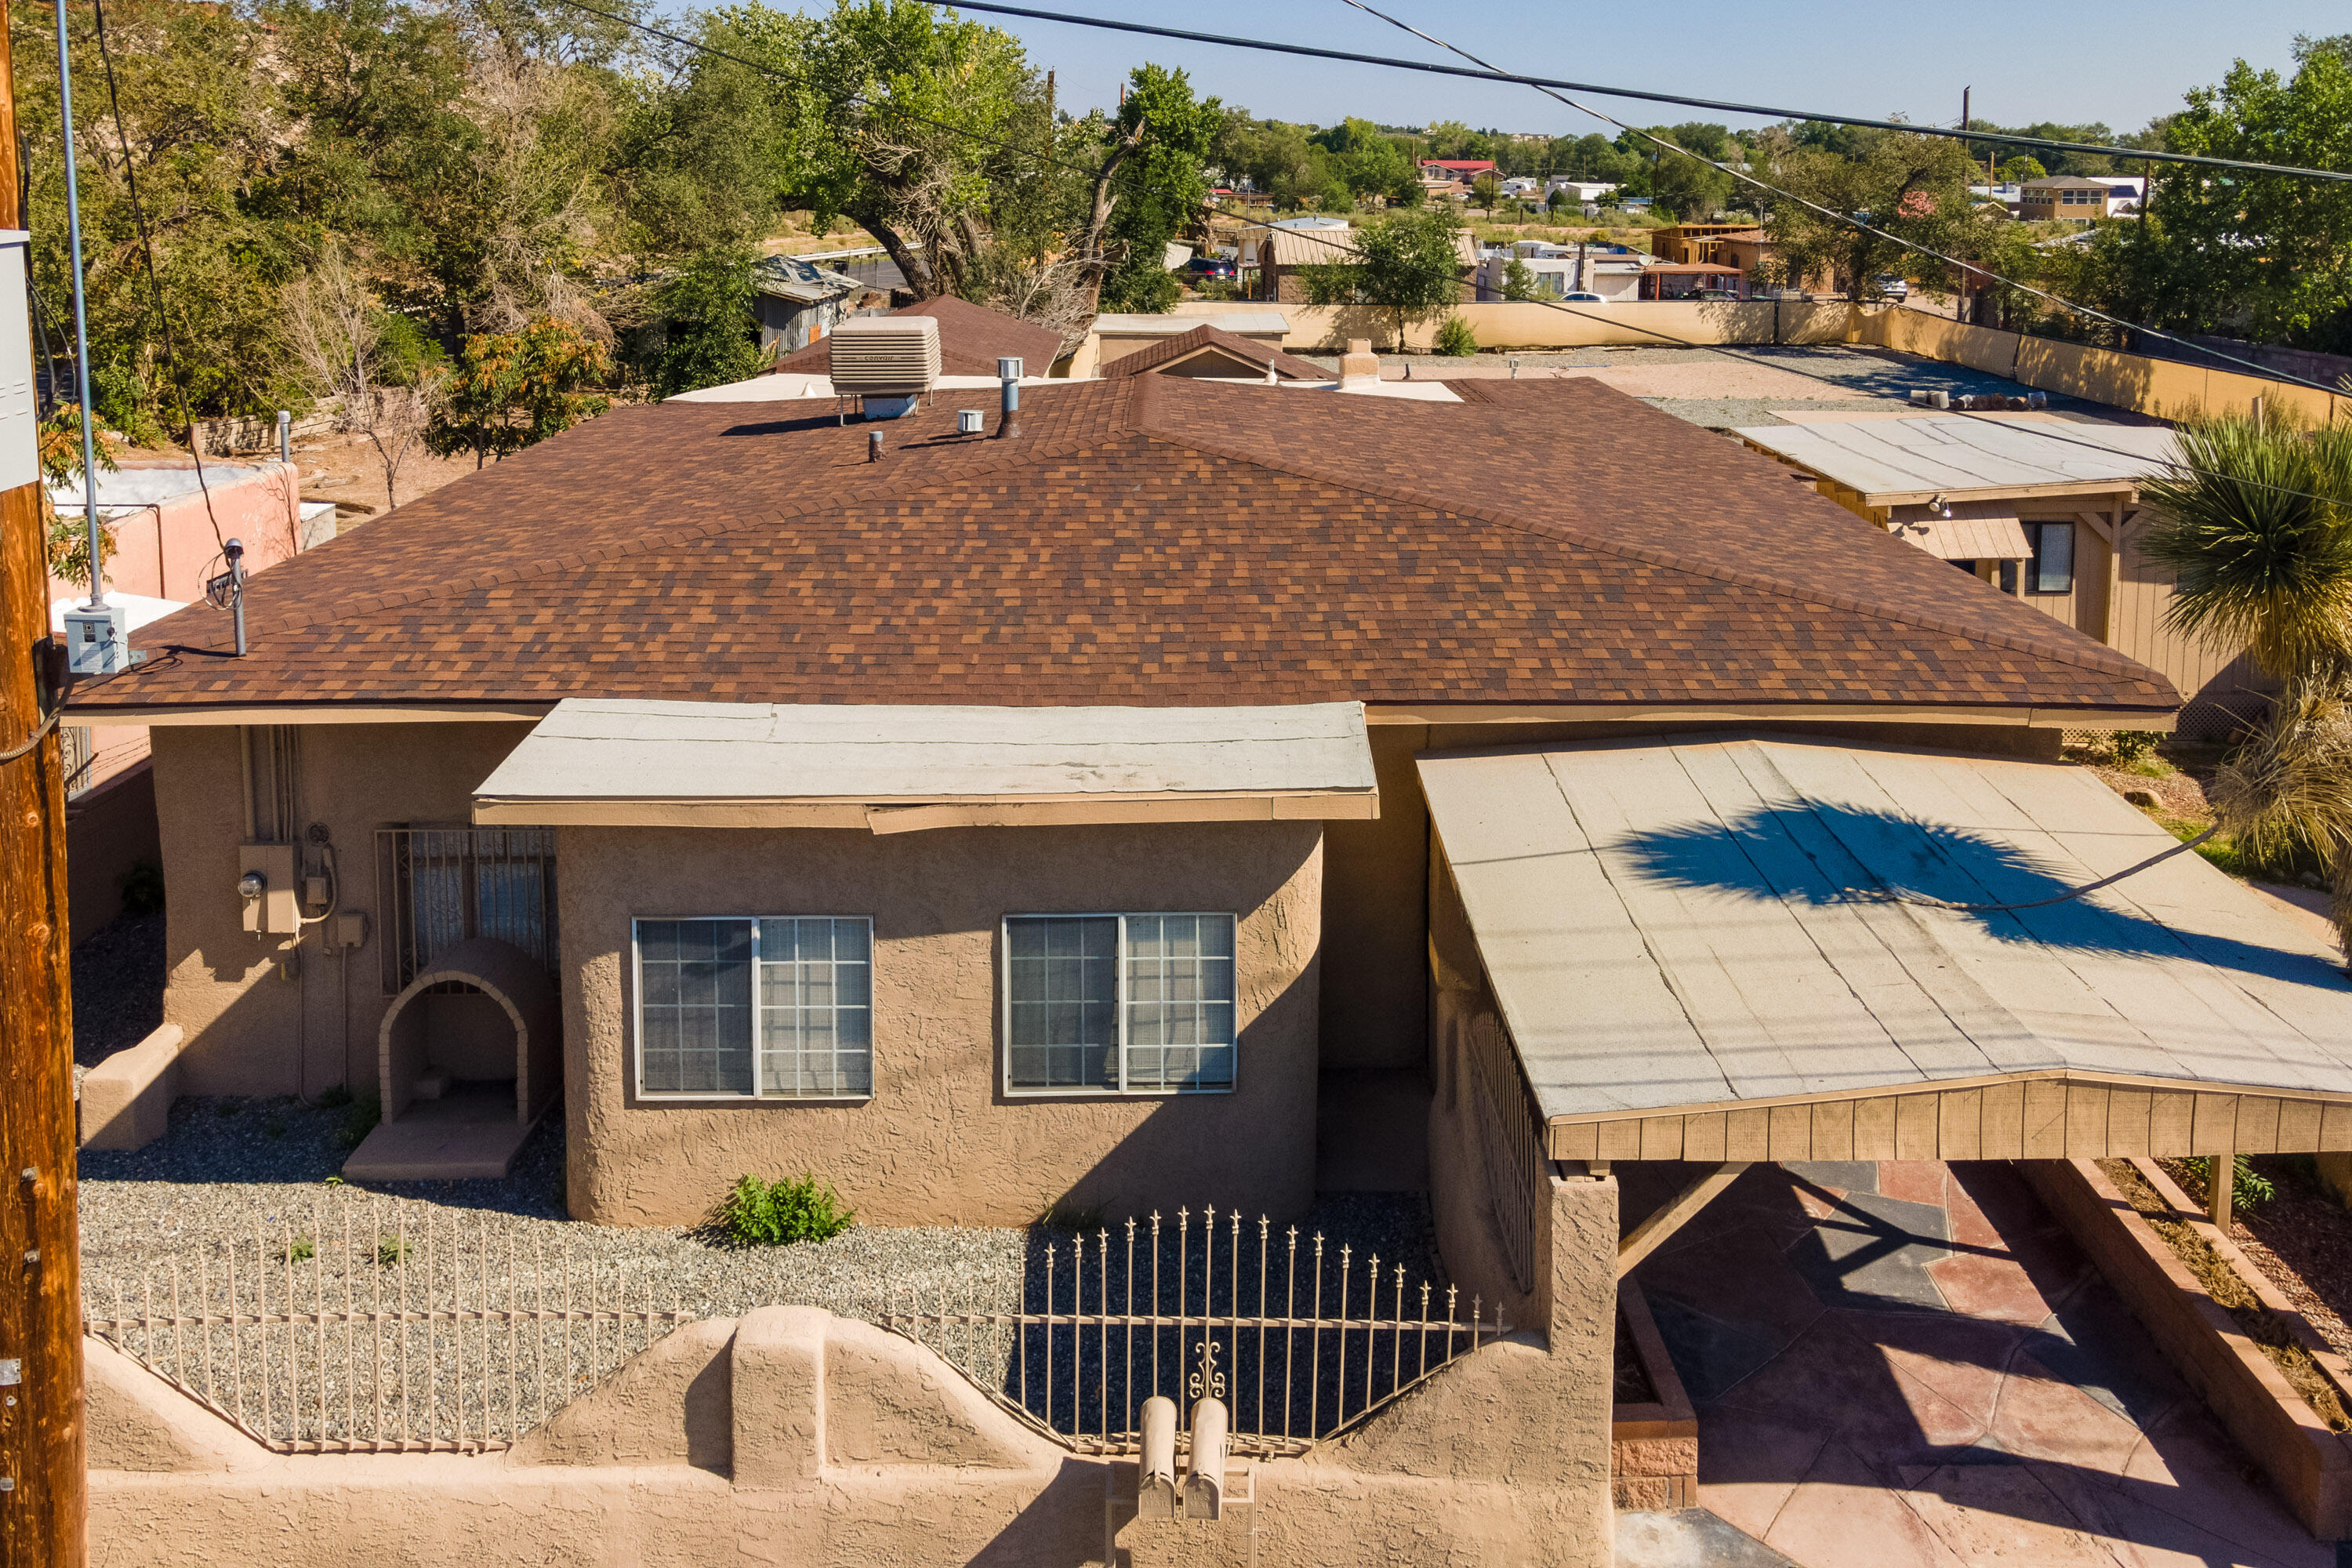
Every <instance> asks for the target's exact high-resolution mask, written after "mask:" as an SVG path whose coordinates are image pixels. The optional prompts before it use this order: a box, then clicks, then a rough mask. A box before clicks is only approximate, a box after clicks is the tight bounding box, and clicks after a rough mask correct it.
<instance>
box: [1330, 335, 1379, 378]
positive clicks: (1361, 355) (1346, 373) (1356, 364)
mask: <svg viewBox="0 0 2352 1568" xmlns="http://www.w3.org/2000/svg"><path fill="white" fill-rule="evenodd" d="M1380 378H1381V362H1380V361H1379V360H1378V359H1376V358H1374V357H1373V354H1372V340H1371V339H1370V338H1349V340H1348V353H1347V357H1346V358H1344V359H1342V360H1341V361H1340V362H1339V384H1340V385H1341V386H1361V385H1363V384H1365V383H1366V382H1374V381H1378V380H1380Z"/></svg>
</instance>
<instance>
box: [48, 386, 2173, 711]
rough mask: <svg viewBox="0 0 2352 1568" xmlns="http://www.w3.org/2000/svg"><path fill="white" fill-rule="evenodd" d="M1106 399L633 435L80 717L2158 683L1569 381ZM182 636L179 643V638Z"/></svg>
mask: <svg viewBox="0 0 2352 1568" xmlns="http://www.w3.org/2000/svg"><path fill="white" fill-rule="evenodd" d="M1457 391H1458V392H1459V393H1460V394H1461V395H1462V397H1463V399H1464V401H1463V402H1461V403H1459V404H1432V403H1422V402H1405V401H1402V400H1390V399H1384V398H1370V397H1351V396H1345V395H1339V394H1336V393H1323V392H1312V391H1300V390H1293V389H1287V388H1281V387H1264V386H1250V385H1246V384H1234V383H1219V382H1211V381H1198V380H1192V379H1188V378H1183V377H1169V376H1158V375H1137V376H1129V377H1126V378H1123V379H1121V380H1118V381H1108V382H1103V381H1097V382H1072V383H1069V384H1063V385H1055V386H1050V387H1039V388H1034V389H1033V390H1032V391H1031V392H1030V394H1029V395H1028V396H1027V398H1025V399H1024V407H1023V410H1022V424H1023V431H1024V433H1023V435H1022V436H1021V437H1020V438H1019V439H1017V440H1013V441H1001V440H994V439H991V438H988V437H957V436H956V435H955V434H954V428H955V410H954V408H953V407H952V406H951V405H950V404H948V403H947V402H944V401H942V402H940V403H938V404H937V405H934V406H931V407H929V408H926V409H923V410H921V411H919V412H918V413H916V414H914V415H910V416H908V417H907V418H906V419H903V420H900V421H898V422H896V423H893V424H890V425H886V426H880V429H881V430H882V433H883V435H884V437H885V439H886V441H887V444H888V446H889V448H890V451H889V455H888V457H887V459H886V460H885V461H883V462H881V463H879V464H869V463H867V462H866V461H865V460H864V458H865V448H866V436H867V434H868V432H869V431H871V430H872V429H874V428H876V427H875V426H863V427H860V426H840V425H838V424H836V423H835V417H834V416H833V414H832V413H831V411H830V410H828V411H827V412H825V413H824V414H823V415H817V416H811V415H803V414H801V413H800V412H799V411H798V410H797V409H793V408H791V407H790V406H789V405H757V404H752V405H746V404H740V403H738V404H713V403H668V404H663V405H656V406H651V407H636V408H625V409H622V410H619V411H616V412H614V413H612V414H609V415H606V416H604V417H602V418H600V419H597V420H594V421H593V422H591V423H590V424H588V425H586V426H582V427H581V428H580V429H578V430H575V431H572V432H571V433H570V434H568V435H565V436H562V437H557V438H555V439H553V440H551V441H547V442H544V443H541V445H540V446H537V447H532V448H530V450H528V451H525V452H523V453H520V454H519V455H518V456H516V457H513V458H509V459H507V460H506V461H505V462H503V463H499V464H496V465H494V466H492V467H491V468H488V469H485V470H483V471H481V472H479V473H477V474H471V475H467V477H465V478H463V479H458V480H457V481H456V482H454V483H452V484H450V485H447V486H446V487H444V488H443V489H439V490H436V491H435V492H433V493H432V494H430V495H428V496H425V498H423V499H422V500H415V501H412V502H410V503H409V504H408V505H407V506H404V507H402V508H401V509H399V510H397V511H394V512H392V513H390V514H388V515H387V516H385V517H383V518H382V519H380V520H378V521H374V522H371V523H370V524H368V525H367V526H366V527H365V528H364V529H362V530H360V531H357V532H355V533H352V534H348V535H345V536H343V537H342V538H340V539H336V540H333V541H331V542H328V543H326V544H324V545H321V546H320V547H319V548H317V549H315V550H312V551H310V552H305V553H303V554H301V555H299V556H296V557H295V558H294V559H292V560H290V561H288V562H285V563H281V564H279V565H278V566H275V567H273V568H271V569H270V570H269V571H268V572H267V573H264V574H261V575H259V576H258V577H257V578H255V579H254V580H253V583H252V585H251V588H250V591H249V594H248V599H247V606H248V620H249V623H250V626H251V628H252V652H251V654H250V655H249V656H248V657H247V658H244V659H242V660H237V659H231V658H225V657H221V650H222V649H224V648H225V647H226V638H227V626H226V616H223V615H222V614H221V613H220V612H218V611H215V610H211V609H208V608H205V607H203V606H197V607H194V608H192V609H189V610H184V611H182V612H179V613H178V614H176V615H174V616H170V617H167V618H166V619H164V620H162V621H158V622H156V623H154V624H153V625H152V626H148V627H147V628H145V629H144V630H143V632H142V635H141V637H139V639H138V640H139V642H140V644H141V646H142V647H147V648H150V649H152V650H154V651H155V652H156V654H157V657H156V658H153V660H152V662H150V663H149V664H147V665H145V666H142V668H138V669H136V670H133V671H131V672H129V673H127V674H124V675H121V676H117V677H113V678H111V679H107V680H105V681H102V682H95V683H91V684H89V685H88V686H85V687H84V688H83V689H82V691H81V693H80V694H79V697H78V699H77V700H78V701H79V702H81V703H83V704H85V705H87V706H88V707H90V708H102V707H139V706H144V705H149V704H173V705H216V704H239V705H241V704H247V703H257V702H315V701H320V700H352V701H362V702H377V703H385V704H394V705H404V704H415V703H420V702H457V703H485V704H488V703H509V704H510V703H519V702H535V701H551V700H555V699H558V698H561V697H565V696H572V695H583V696H585V695H601V696H608V697H672V698H680V699H709V700H740V701H753V700H758V701H852V702H855V701H884V702H888V701H903V702H971V703H1011V704H1031V703H1035V704H1046V703H1076V702H1089V703H1138V704H1170V705H1209V704H1240V703H1277V702H1304V701H1317V700H1339V699H1350V698H1353V699H1360V700H1365V701H1368V702H1375V703H1382V702H1385V703H1446V702H1475V703H1514V704H1517V703H1596V702H1614V703H1643V704H1655V703H1676V702H1715V703H1720V702H1780V701H1785V702H1791V703H1810V702H1838V703H1906V704H1908V703H1928V704H1939V703H1940V704H1987V703H1990V704H2011V705H2027V704H2031V705H2034V706H2040V707H2064V706H2079V707H2088V708H2098V707H2107V708H2117V707H2125V708H2147V709H2157V710H2168V709H2169V708H2171V707H2172V706H2173V705H2174V704H2175V701H2176V699H2175V697H2174V694H2173V692H2172V689H2171V688H2170V687H2169V686H2168V684H2167V683H2166V682H2165V681H2164V679H2163V678H2162V677H2160V676H2158V675H2157V674H2155V673H2154V672H2152V671H2150V670H2147V669H2146V668H2142V667H2140V666H2138V665H2137V664H2134V663H2132V662H2131V661H2129V660H2127V659H2126V658H2122V657H2121V656H2119V655H2117V654H2116V653H2114V652H2112V651H2110V650H2109V649H2107V648H2105V647H2101V646H2100V645H2098V644H2096V643H2095V642H2093V641H2091V640H2090V639H2089V638H2087V637H2082V636H2080V635H2079V634H2077V633H2074V632H2073V631H2071V630H2069V629H2067V628H2065V627H2063V626H2060V625H2058V624H2057V623H2056V622H2055V621H2053V620H2051V619H2050V618H2049V617H2047V616H2043V615H2042V614H2041V613H2039V612H2038V611H2036V610H2033V609H2032V608H2029V607H2028V606H2026V605H2023V604H2021V603H2019V602H2018V601H2017V600H2015V599H2012V598H2008V597H2005V596H2003V595H2000V594H1997V593H1995V592H1994V591H1993V590H1992V589H1991V588H1990V587H1989V586H1985V585H1983V584H1978V583H1976V582H1974V581H1972V580H1970V579H1969V578H1967V577H1965V576H1963V575H1962V574H1958V573H1956V572H1954V571H1953V570H1952V568H1951V567H1949V566H1948V565H1946V564H1945V563H1942V562H1939V561H1936V560H1934V559H1933V558H1931V557H1929V556H1927V555H1926V554H1924V553H1922V552H1919V551H1917V550H1916V549H1914V548H1912V547H1911V546H1910V545H1908V544H1906V543H1904V542H1902V541H1900V540H1897V539H1895V538H1893V537H1891V536H1889V535H1887V534H1885V533H1882V532H1880V531H1877V530H1875V529H1874V528H1872V527H1870V526H1869V525H1868V524H1867V523H1864V522H1863V521H1861V520H1860V519H1857V518H1855V517H1854V516H1853V514H1852V513H1850V512H1848V511H1846V510H1844V509H1843V508H1841V507H1839V506H1836V505H1834V504H1833V503H1832V502H1830V501H1827V500H1822V498H1820V497H1818V496H1815V495H1813V494H1811V492H1810V491H1809V490H1807V489H1803V488H1801V487H1800V486H1798V485H1796V484H1794V483H1792V482H1791V481H1790V479H1789V478H1788V476H1787V471H1786V470H1785V469H1783V468H1780V467H1779V466H1778V465H1777V464H1774V463H1772V462H1770V461H1769V460H1767V459H1765V458H1761V457H1759V456H1757V455H1756V454H1755V453H1752V452H1749V451H1747V450H1745V449H1744V448H1742V447H1738V446H1736V445H1735V444H1733V443H1731V442H1728V441H1725V440H1723V439H1722V438H1721V437H1717V436H1713V435H1710V434H1707V433H1706V432H1705V431H1702V430H1699V429H1696V428H1695V427H1694V426H1688V425H1685V424H1684V423H1683V422H1682V421H1680V420H1677V419H1675V418H1674V417H1672V416H1669V415H1665V414H1663V413H1660V412H1657V411H1656V410H1654V409H1651V408H1648V407H1646V406H1644V405H1642V404H1640V403H1637V402H1635V401H1634V400H1633V399H1631V398H1628V397H1626V396H1624V395H1622V394H1620V393H1617V392H1615V391H1613V390H1611V389H1610V388H1607V387H1605V386H1602V385H1601V384H1597V383H1594V382H1591V381H1585V380H1571V381H1540V382H1538V381H1519V382H1511V381H1481V382H1465V383H1460V384H1457ZM173 644H180V645H184V646H183V647H172V646H171V645H173Z"/></svg>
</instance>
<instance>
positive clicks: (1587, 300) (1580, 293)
mask: <svg viewBox="0 0 2352 1568" xmlns="http://www.w3.org/2000/svg"><path fill="white" fill-rule="evenodd" d="M1560 298H1561V299H1562V300H1565V301H1567V302H1568V303H1569V304H1571V305H1606V304H1607V303H1609V301H1608V300H1604V299H1602V298H1601V296H1600V295H1598V294H1595V293H1593V292H1592V291H1591V289H1575V290H1572V291H1571V292H1570V293H1566V294H1562V295H1561V296H1560Z"/></svg>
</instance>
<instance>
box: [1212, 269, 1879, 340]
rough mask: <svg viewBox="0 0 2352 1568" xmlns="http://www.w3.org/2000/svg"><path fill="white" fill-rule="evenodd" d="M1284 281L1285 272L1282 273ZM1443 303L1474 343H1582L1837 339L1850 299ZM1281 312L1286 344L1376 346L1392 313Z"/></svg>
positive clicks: (1292, 306) (1295, 308) (1425, 327)
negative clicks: (1358, 342) (1362, 341)
mask: <svg viewBox="0 0 2352 1568" xmlns="http://www.w3.org/2000/svg"><path fill="white" fill-rule="evenodd" d="M1286 284H1287V280H1286ZM1245 309H1247V307H1246V306H1241V305H1234V304H1228V303H1223V302H1220V301H1216V300H1186V301H1184V302H1183V303H1181V304H1179V305H1178V306H1177V307H1176V309H1175V311H1174V313H1175V314H1177V315H1182V316H1215V315H1223V314H1227V313H1230V312H1232V311H1234V310H1245ZM1453 312H1454V314H1456V315H1458V316H1460V317H1461V318H1462V319H1463V320H1464V321H1467V322H1469V323H1470V328H1471V330H1472V331H1475V332H1476V333H1477V334H1478V342H1479V346H1480V347H1482V348H1490V349H1496V348H1519V349H1556V348H1588V347H1595V346H1598V345H1600V344H1603V343H1638V344H1646V345H1648V346H1651V347H1664V346H1671V345H1672V344H1673V343H1675V342H1691V343H1838V342H1849V341H1851V339H1852V336H1853V331H1854V328H1853V307H1852V306H1850V305H1846V304H1843V303H1834V304H1822V305H1808V304H1804V303H1801V302H1790V303H1787V304H1774V303H1771V302H1769V301H1762V300H1750V301H1742V302H1736V303H1733V302H1727V303H1709V302H1688V301H1683V300H1651V301H1647V302H1642V301H1625V302H1619V301H1614V300H1612V301H1611V302H1610V303H1608V304H1605V305H1572V306H1568V307H1565V308H1561V307H1558V306H1551V305H1542V304H1529V303H1525V302H1517V301H1495V302H1488V303H1484V304H1481V303H1475V302H1467V303H1464V304H1460V305H1456V306H1454V307H1453ZM1282 313H1283V315H1284V316H1285V317H1286V319H1287V320H1288V321H1289V322H1290V331H1289V334H1288V335H1287V336H1286V337H1285V338H1284V339H1283V340H1282V345H1281V346H1282V347H1284V348H1286V349H1287V350H1289V351H1290V352H1292V353H1317V352H1322V353H1339V352H1340V351H1342V350H1344V349H1345V348H1346V347H1347V345H1348V340H1349V339H1350V338H1368V339H1370V341H1371V342H1372V343H1373V344H1374V345H1376V346H1377V347H1379V348H1380V349H1381V350H1382V351H1383V352H1385V351H1388V350H1390V349H1391V348H1392V347H1393V344H1394V342H1395V338H1396V318H1395V317H1394V316H1393V315H1391V314H1390V313H1389V312H1388V311H1385V310H1378V309H1375V308H1373V307H1371V306H1368V305H1354V306H1336V305H1304V304H1298V303H1296V302H1294V301H1293V300H1290V299H1289V298H1287V297H1285V299H1284V300H1283V301H1282ZM1438 321H1439V318H1437V317H1435V316H1432V317H1430V318H1429V319H1427V320H1425V321H1417V322H1412V323H1409V324H1408V325H1407V327H1406V329H1405V343H1406V346H1407V347H1408V348H1409V349H1411V350H1412V351H1413V352H1416V353H1428V352H1429V351H1430V350H1431V349H1432V348H1433V345H1434V344H1435V342H1436V341H1437V327H1438Z"/></svg>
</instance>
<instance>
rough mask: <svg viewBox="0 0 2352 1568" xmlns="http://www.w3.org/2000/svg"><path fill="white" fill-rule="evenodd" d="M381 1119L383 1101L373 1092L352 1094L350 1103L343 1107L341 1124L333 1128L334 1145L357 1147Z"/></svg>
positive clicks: (344, 1147)
mask: <svg viewBox="0 0 2352 1568" xmlns="http://www.w3.org/2000/svg"><path fill="white" fill-rule="evenodd" d="M379 1121H383V1101H382V1100H379V1099H377V1098H376V1096H375V1095H374V1094H373V1092H370V1093H367V1094H355V1095H352V1097H351V1101H350V1103H349V1104H348V1105H346V1106H345V1107H344V1108H343V1120H342V1124H341V1126H339V1127H337V1128H336V1129H335V1143H336V1146H337V1147H339V1148H343V1149H356V1148H358V1147H359V1146H360V1145H361V1144H362V1142H366V1140H367V1135H368V1134H369V1133H371V1132H373V1131H375V1124H376V1123H377V1122H379Z"/></svg>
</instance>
